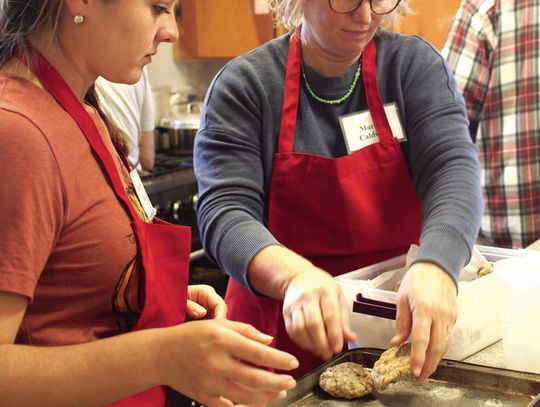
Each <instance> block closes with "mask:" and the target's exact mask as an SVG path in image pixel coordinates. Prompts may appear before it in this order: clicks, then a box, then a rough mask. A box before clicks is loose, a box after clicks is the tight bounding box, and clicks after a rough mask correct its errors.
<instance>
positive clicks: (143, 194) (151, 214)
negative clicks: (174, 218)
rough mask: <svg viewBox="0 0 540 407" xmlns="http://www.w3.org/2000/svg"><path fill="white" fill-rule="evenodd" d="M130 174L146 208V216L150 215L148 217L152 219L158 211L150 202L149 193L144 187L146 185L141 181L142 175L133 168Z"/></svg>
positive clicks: (140, 199)
mask: <svg viewBox="0 0 540 407" xmlns="http://www.w3.org/2000/svg"><path fill="white" fill-rule="evenodd" d="M129 176H130V178H131V182H133V187H134V188H135V192H136V193H137V197H138V198H139V201H140V202H141V205H142V207H143V209H144V212H145V213H146V216H148V219H150V220H152V219H154V216H156V213H157V211H156V210H155V208H154V207H153V206H152V202H150V198H149V197H148V194H147V193H146V189H144V185H143V183H142V181H141V177H140V176H139V172H138V171H137V169H136V168H135V169H133V170H132V171H131V172H130V173H129Z"/></svg>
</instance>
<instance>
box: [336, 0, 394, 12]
mask: <svg viewBox="0 0 540 407" xmlns="http://www.w3.org/2000/svg"><path fill="white" fill-rule="evenodd" d="M362 1H363V0H328V4H329V5H330V8H331V9H332V10H333V11H335V12H336V13H340V14H349V13H352V12H353V11H355V10H356V9H357V8H358V7H360V5H361V4H362ZM400 1H401V0H369V5H370V7H371V11H373V13H375V14H379V15H382V14H389V13H391V12H392V11H394V10H395V9H396V7H397V6H398V4H399V2H400Z"/></svg>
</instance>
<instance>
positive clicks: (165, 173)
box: [141, 153, 196, 195]
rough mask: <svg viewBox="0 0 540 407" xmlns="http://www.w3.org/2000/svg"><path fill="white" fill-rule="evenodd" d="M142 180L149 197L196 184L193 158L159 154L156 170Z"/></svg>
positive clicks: (157, 155) (156, 157)
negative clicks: (163, 191) (166, 190)
mask: <svg viewBox="0 0 540 407" xmlns="http://www.w3.org/2000/svg"><path fill="white" fill-rule="evenodd" d="M141 178H142V181H143V184H144V186H145V188H146V192H147V193H148V194H149V195H150V194H153V193H156V192H160V191H162V190H165V189H174V188H177V187H181V186H185V185H188V184H195V183H196V180H195V173H194V171H193V158H192V157H191V156H174V155H169V154H163V153H158V154H156V156H155V163H154V168H152V170H151V171H149V173H148V174H145V175H143V176H142V177H141Z"/></svg>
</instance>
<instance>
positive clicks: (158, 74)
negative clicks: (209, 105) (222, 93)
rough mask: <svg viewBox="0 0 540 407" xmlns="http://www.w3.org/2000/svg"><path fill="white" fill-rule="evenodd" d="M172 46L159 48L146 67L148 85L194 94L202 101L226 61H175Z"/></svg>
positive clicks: (168, 44)
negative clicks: (167, 87)
mask: <svg viewBox="0 0 540 407" xmlns="http://www.w3.org/2000/svg"><path fill="white" fill-rule="evenodd" d="M173 46H174V44H170V43H162V44H161V45H160V46H159V48H158V53H157V54H156V55H155V56H154V57H153V60H152V63H151V64H150V65H149V66H148V77H149V79H150V83H151V84H152V86H154V87H156V86H170V87H171V88H172V90H173V91H175V90H181V91H182V92H186V93H194V94H196V95H198V96H199V98H200V99H199V100H203V99H204V95H205V94H206V91H207V90H208V86H210V82H211V81H212V79H213V77H214V76H215V74H216V73H217V72H218V71H219V70H220V69H221V67H223V65H225V63H226V62H227V60H211V61H203V60H201V61H175V60H174V57H173Z"/></svg>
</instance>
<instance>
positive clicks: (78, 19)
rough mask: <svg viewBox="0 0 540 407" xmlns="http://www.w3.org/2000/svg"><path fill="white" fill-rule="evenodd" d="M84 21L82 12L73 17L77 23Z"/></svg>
mask: <svg viewBox="0 0 540 407" xmlns="http://www.w3.org/2000/svg"><path fill="white" fill-rule="evenodd" d="M83 21H84V17H83V16H81V15H80V14H77V15H76V16H75V17H73V22H74V23H75V24H77V25H79V24H82V23H83Z"/></svg>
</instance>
